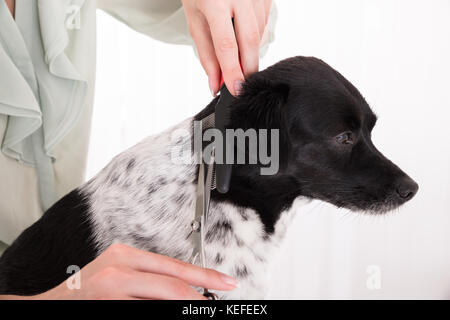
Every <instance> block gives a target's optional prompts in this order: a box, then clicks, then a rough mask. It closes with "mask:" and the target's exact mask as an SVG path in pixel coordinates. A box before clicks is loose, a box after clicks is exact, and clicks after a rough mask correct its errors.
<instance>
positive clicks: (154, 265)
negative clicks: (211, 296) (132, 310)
mask: <svg viewBox="0 0 450 320" xmlns="http://www.w3.org/2000/svg"><path fill="white" fill-rule="evenodd" d="M110 249H112V251H113V254H115V255H120V256H121V257H122V258H121V261H123V263H125V265H126V266H127V267H129V268H132V269H135V270H137V271H140V272H148V273H158V274H160V275H166V276H170V277H175V278H178V279H180V280H183V281H185V282H187V283H188V284H190V285H193V286H198V287H204V288H208V289H215V290H222V291H225V290H233V289H235V288H236V287H237V286H238V282H237V281H236V280H235V279H233V278H231V277H229V276H227V275H225V274H223V273H220V272H218V271H215V270H211V269H205V268H201V267H198V266H195V265H192V264H189V263H186V262H183V261H180V260H177V259H174V258H170V257H167V256H163V255H159V254H156V253H152V252H146V251H142V250H139V249H135V248H132V247H129V246H125V245H114V246H112V248H111V247H110ZM110 249H108V250H110Z"/></svg>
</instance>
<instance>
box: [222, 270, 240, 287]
mask: <svg viewBox="0 0 450 320" xmlns="http://www.w3.org/2000/svg"><path fill="white" fill-rule="evenodd" d="M220 278H221V279H222V281H223V282H224V283H226V284H229V285H230V286H233V287H239V281H237V280H236V279H235V278H232V277H230V276H227V275H226V274H223V273H222V274H221V275H220Z"/></svg>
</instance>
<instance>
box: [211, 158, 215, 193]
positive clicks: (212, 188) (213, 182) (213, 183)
mask: <svg viewBox="0 0 450 320" xmlns="http://www.w3.org/2000/svg"><path fill="white" fill-rule="evenodd" d="M212 165H213V171H212V181H211V190H214V189H215V188H216V165H215V164H212Z"/></svg>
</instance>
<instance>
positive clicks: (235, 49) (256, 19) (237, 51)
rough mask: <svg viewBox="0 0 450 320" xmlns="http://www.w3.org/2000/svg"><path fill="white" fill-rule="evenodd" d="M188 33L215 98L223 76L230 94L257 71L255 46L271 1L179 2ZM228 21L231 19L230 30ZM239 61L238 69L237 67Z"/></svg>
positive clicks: (261, 32)
mask: <svg viewBox="0 0 450 320" xmlns="http://www.w3.org/2000/svg"><path fill="white" fill-rule="evenodd" d="M182 2H183V6H184V9H185V13H186V19H187V23H188V27H189V32H190V33H191V35H192V38H193V40H194V42H195V45H196V47H197V51H198V55H199V58H200V62H201V64H202V66H203V69H205V71H206V74H207V75H208V81H209V87H210V89H211V93H212V95H213V96H215V95H216V93H217V91H218V90H219V89H220V88H219V83H220V74H221V72H222V73H223V78H224V82H225V84H226V86H227V88H228V90H229V91H230V93H231V94H233V95H237V94H238V93H239V90H240V88H241V85H242V82H243V81H244V77H247V76H249V75H250V74H252V73H254V72H256V71H258V68H259V46H260V42H261V39H262V38H263V35H264V32H265V29H266V25H267V21H268V19H269V13H270V6H271V2H272V1H271V0H221V1H217V0H182ZM231 18H234V28H235V31H233V23H232V21H231ZM239 57H240V59H241V63H242V69H241V67H240V65H239Z"/></svg>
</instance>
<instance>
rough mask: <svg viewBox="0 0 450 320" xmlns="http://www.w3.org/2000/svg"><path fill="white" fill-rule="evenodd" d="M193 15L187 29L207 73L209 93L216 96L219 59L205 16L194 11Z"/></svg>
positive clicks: (218, 78) (218, 79) (218, 80)
mask: <svg viewBox="0 0 450 320" xmlns="http://www.w3.org/2000/svg"><path fill="white" fill-rule="evenodd" d="M193 15H194V17H192V18H191V20H190V21H191V22H190V23H189V31H190V33H191V34H192V38H193V39H194V42H195V46H196V47H197V52H198V56H199V58H200V63H201V64H202V66H203V69H204V70H205V71H206V74H207V75H208V83H209V89H210V90H211V94H212V95H213V96H216V93H217V92H218V91H219V82H220V66H219V61H218V60H217V57H216V53H215V50H214V45H213V41H212V38H211V33H210V31H209V26H208V23H207V22H206V19H205V17H204V16H203V15H201V14H196V13H193Z"/></svg>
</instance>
